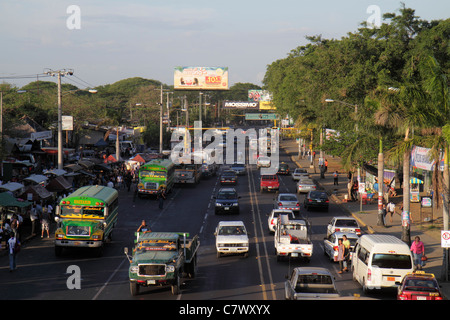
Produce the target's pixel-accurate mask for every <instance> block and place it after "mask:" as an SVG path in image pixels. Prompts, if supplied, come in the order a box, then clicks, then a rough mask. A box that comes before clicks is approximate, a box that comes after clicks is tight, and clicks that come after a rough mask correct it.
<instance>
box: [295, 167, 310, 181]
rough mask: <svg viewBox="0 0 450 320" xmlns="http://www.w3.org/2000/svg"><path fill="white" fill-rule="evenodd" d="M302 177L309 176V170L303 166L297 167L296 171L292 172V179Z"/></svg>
mask: <svg viewBox="0 0 450 320" xmlns="http://www.w3.org/2000/svg"><path fill="white" fill-rule="evenodd" d="M301 177H307V178H309V174H308V171H306V169H302V168H295V169H294V172H292V179H293V180H300V178H301Z"/></svg>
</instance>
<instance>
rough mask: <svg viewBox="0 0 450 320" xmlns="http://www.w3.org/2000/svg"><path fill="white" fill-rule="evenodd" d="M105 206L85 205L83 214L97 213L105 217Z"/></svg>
mask: <svg viewBox="0 0 450 320" xmlns="http://www.w3.org/2000/svg"><path fill="white" fill-rule="evenodd" d="M103 213H104V208H103V207H84V208H83V214H87V215H97V216H101V217H103Z"/></svg>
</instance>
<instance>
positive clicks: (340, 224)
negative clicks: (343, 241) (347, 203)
mask: <svg viewBox="0 0 450 320" xmlns="http://www.w3.org/2000/svg"><path fill="white" fill-rule="evenodd" d="M338 231H341V232H353V233H356V234H357V235H358V236H361V228H360V226H359V224H358V221H356V219H355V218H352V217H347V216H342V217H333V219H331V220H330V222H328V225H327V237H328V236H329V235H330V234H332V233H334V232H338Z"/></svg>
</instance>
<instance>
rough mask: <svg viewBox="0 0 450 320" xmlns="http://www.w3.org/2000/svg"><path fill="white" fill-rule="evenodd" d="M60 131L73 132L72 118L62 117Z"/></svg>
mask: <svg viewBox="0 0 450 320" xmlns="http://www.w3.org/2000/svg"><path fill="white" fill-rule="evenodd" d="M62 129H63V130H73V117H72V116H62Z"/></svg>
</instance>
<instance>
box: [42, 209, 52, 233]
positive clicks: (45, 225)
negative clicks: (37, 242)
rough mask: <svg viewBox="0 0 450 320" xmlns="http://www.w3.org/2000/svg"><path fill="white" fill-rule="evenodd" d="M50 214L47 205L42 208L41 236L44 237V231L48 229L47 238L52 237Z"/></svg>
mask: <svg viewBox="0 0 450 320" xmlns="http://www.w3.org/2000/svg"><path fill="white" fill-rule="evenodd" d="M49 230H50V216H49V214H48V209H47V207H44V208H42V215H41V238H43V237H44V231H47V238H50V233H49Z"/></svg>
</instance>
